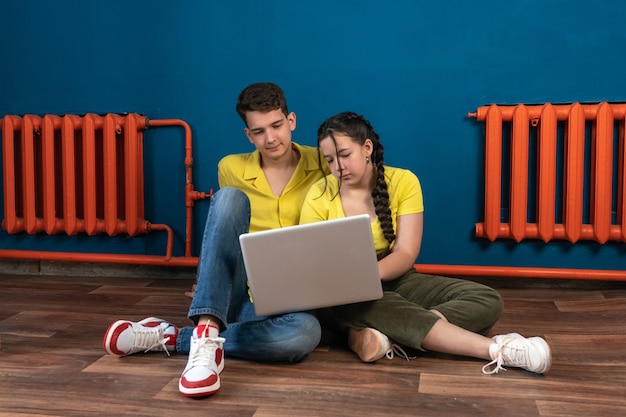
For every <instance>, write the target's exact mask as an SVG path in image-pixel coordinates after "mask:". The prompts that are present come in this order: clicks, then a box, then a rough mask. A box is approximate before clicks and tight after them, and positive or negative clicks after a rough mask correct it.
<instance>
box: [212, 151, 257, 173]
mask: <svg viewBox="0 0 626 417" xmlns="http://www.w3.org/2000/svg"><path fill="white" fill-rule="evenodd" d="M252 158H254V152H244V153H233V154H229V155H226V156H224V157H222V159H220V161H219V162H218V163H217V167H218V169H237V168H239V169H243V168H244V167H245V166H246V164H247V163H248V161H250V160H251V159H252Z"/></svg>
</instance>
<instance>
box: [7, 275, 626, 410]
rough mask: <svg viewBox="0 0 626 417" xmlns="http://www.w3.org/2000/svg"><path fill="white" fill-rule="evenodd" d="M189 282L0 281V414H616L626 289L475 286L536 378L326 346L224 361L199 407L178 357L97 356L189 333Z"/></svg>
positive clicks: (623, 398) (621, 406)
mask: <svg viewBox="0 0 626 417" xmlns="http://www.w3.org/2000/svg"><path fill="white" fill-rule="evenodd" d="M483 282H485V281H484V280H483ZM191 283H192V280H191V279H186V278H182V279H181V278H177V279H164V278H156V279H147V278H116V277H104V276H39V275H32V274H31V275H11V274H0V338H1V339H0V343H1V346H0V416H42V415H45V416H81V417H84V416H103V415H106V416H196V415H197V416H234V417H243V416H255V417H267V416H274V417H296V416H306V417H310V416H507V417H514V416H524V417H531V416H569V417H572V416H624V415H626V283H602V282H598V283H589V282H572V281H546V280H543V281H542V280H525V281H523V280H491V281H488V282H487V283H489V284H490V285H492V286H494V287H496V288H498V290H499V291H500V292H501V294H502V295H503V296H504V299H505V313H504V315H503V316H502V318H501V319H500V321H499V322H498V324H497V325H496V327H495V328H494V329H493V333H494V334H495V333H506V332H511V331H517V332H520V333H522V334H524V335H528V336H530V335H541V336H544V337H545V338H546V339H547V340H548V341H549V343H550V344H551V345H552V349H553V366H552V370H551V371H550V372H549V373H548V374H546V375H543V376H541V375H535V374H532V373H529V372H525V371H522V370H519V369H509V370H508V371H507V372H504V373H500V374H497V375H491V376H487V375H483V374H482V373H481V367H482V366H483V364H484V362H483V361H481V360H475V359H470V358H458V357H450V356H446V355H437V354H426V355H423V356H420V357H419V358H417V359H415V360H412V361H410V362H407V361H405V360H403V359H401V358H398V357H396V358H394V359H393V360H387V359H383V360H380V361H379V362H378V363H375V364H363V363H361V362H360V361H359V360H358V358H357V357H356V356H355V355H354V354H352V353H351V352H349V351H348V350H346V349H345V347H344V346H342V345H341V344H335V343H331V344H330V345H328V344H323V345H321V346H320V347H319V348H318V349H317V350H316V351H315V352H313V354H312V355H311V356H310V357H309V358H307V359H306V360H304V361H303V362H301V363H298V364H292V365H286V364H266V363H265V364H264V363H254V362H246V361H240V360H235V359H229V358H227V360H226V368H225V370H224V372H223V373H222V388H221V390H220V391H219V392H218V393H217V394H216V395H214V396H212V397H209V398H205V399H200V400H198V399H195V400H194V399H188V398H185V397H183V396H182V395H180V394H179V393H178V385H177V384H178V378H179V376H180V373H181V371H182V369H183V368H184V366H185V364H186V357H184V356H181V355H176V354H174V355H172V356H171V357H167V356H166V355H165V353H162V352H161V353H149V354H137V355H133V356H130V357H126V358H114V357H111V356H107V355H105V353H104V351H103V348H102V336H103V334H104V331H105V330H106V328H107V326H108V325H109V324H110V323H111V322H112V321H114V320H117V319H120V318H126V319H132V320H139V319H142V318H144V317H147V316H152V315H156V316H158V317H161V318H164V319H167V320H169V321H171V322H172V323H174V324H176V325H179V326H183V325H187V324H188V321H187V319H186V312H187V308H188V305H189V300H188V299H187V298H186V297H185V296H184V295H183V292H184V291H185V290H187V289H189V288H190V287H191Z"/></svg>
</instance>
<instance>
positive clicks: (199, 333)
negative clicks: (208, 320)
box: [193, 324, 207, 338]
mask: <svg viewBox="0 0 626 417" xmlns="http://www.w3.org/2000/svg"><path fill="white" fill-rule="evenodd" d="M206 328H207V325H206V324H199V325H197V326H196V328H195V329H193V335H194V336H195V337H196V338H201V337H206V336H207V335H206V334H205V333H206V330H207V329H206Z"/></svg>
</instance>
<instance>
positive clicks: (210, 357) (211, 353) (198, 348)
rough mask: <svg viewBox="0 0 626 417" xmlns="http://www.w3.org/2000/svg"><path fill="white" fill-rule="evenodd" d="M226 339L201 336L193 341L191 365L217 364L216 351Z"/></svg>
mask: <svg viewBox="0 0 626 417" xmlns="http://www.w3.org/2000/svg"><path fill="white" fill-rule="evenodd" d="M225 341H226V339H224V338H223V337H201V338H198V339H195V340H193V339H192V341H191V344H192V347H191V350H192V352H191V353H190V355H189V356H190V362H191V367H195V366H212V365H214V364H215V352H216V351H217V349H218V348H219V347H220V346H222V344H223V343H224V342H225Z"/></svg>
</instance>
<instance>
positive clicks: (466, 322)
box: [320, 269, 503, 350]
mask: <svg viewBox="0 0 626 417" xmlns="http://www.w3.org/2000/svg"><path fill="white" fill-rule="evenodd" d="M431 309H434V310H437V311H439V312H440V313H441V314H443V316H444V317H445V318H446V319H447V320H448V321H449V322H450V323H452V324H455V325H457V326H459V327H462V328H464V329H466V330H469V331H472V332H474V333H481V334H485V333H486V332H487V331H488V330H489V329H490V328H491V327H492V326H493V325H494V324H495V323H496V321H497V320H498V318H499V317H500V314H502V310H503V302H502V298H501V297H500V294H499V293H498V292H497V291H496V290H494V289H493V288H490V287H488V286H486V285H483V284H479V283H476V282H473V281H468V280H463V279H456V278H448V277H441V276H436V275H425V274H420V273H418V272H417V271H415V270H414V269H411V270H410V271H408V272H407V273H406V274H404V275H403V276H401V277H400V278H398V279H395V280H393V281H386V282H383V297H382V298H381V299H379V300H374V301H367V302H363V303H355V304H348V305H344V306H338V307H332V308H327V309H324V310H323V311H320V319H321V320H322V321H323V322H324V324H325V325H326V326H328V327H329V328H333V329H335V330H338V331H342V332H347V331H348V329H350V328H354V329H357V330H360V329H363V328H365V327H372V328H374V329H377V330H378V331H380V332H382V333H384V334H385V335H387V337H389V339H391V340H392V341H394V342H395V343H398V344H400V345H402V346H405V347H409V348H413V349H418V350H424V349H423V348H422V341H423V340H424V337H426V334H427V333H428V332H429V331H430V329H431V328H432V327H433V326H434V324H435V323H436V322H437V320H439V319H440V317H439V316H437V315H436V314H435V313H433V312H432V311H429V310H431Z"/></svg>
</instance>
